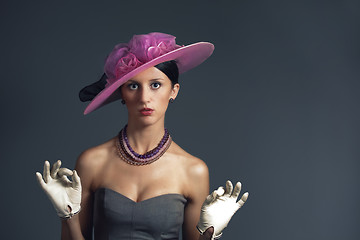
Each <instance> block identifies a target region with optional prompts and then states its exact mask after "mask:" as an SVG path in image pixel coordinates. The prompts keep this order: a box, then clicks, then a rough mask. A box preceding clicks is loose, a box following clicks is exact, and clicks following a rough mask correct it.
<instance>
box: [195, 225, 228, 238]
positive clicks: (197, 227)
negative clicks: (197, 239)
mask: <svg viewBox="0 0 360 240" xmlns="http://www.w3.org/2000/svg"><path fill="white" fill-rule="evenodd" d="M196 229H197V230H198V231H199V233H200V234H201V235H203V234H204V232H205V231H206V230H205V231H203V230H201V229H200V228H199V226H198V225H196ZM214 231H215V229H214ZM222 234H223V233H222V232H221V233H219V234H218V235H217V236H214V238H213V239H215V240H216V239H220V238H221V236H222Z"/></svg>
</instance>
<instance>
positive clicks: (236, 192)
mask: <svg viewBox="0 0 360 240" xmlns="http://www.w3.org/2000/svg"><path fill="white" fill-rule="evenodd" d="M240 192H241V182H237V183H236V185H235V188H234V191H233V193H232V194H231V197H232V198H235V199H237V198H238V196H239V194H240Z"/></svg>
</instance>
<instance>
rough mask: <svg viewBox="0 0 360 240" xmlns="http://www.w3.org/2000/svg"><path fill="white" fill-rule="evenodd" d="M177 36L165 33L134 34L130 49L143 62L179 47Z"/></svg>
mask: <svg viewBox="0 0 360 240" xmlns="http://www.w3.org/2000/svg"><path fill="white" fill-rule="evenodd" d="M179 47H180V46H179V45H176V43H175V37H174V36H172V35H169V34H165V33H157V32H154V33H149V34H146V35H134V37H133V38H132V39H131V40H130V42H129V49H130V51H131V52H132V53H134V54H135V55H136V57H137V58H138V59H139V60H140V61H141V62H143V63H145V62H148V61H150V60H152V59H154V58H157V57H159V56H161V55H164V54H165V53H168V52H170V51H173V50H175V49H176V48H179Z"/></svg>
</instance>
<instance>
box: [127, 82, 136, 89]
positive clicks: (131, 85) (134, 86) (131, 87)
mask: <svg viewBox="0 0 360 240" xmlns="http://www.w3.org/2000/svg"><path fill="white" fill-rule="evenodd" d="M128 87H129V89H130V90H136V89H138V85H137V84H135V83H132V84H129V85H128Z"/></svg>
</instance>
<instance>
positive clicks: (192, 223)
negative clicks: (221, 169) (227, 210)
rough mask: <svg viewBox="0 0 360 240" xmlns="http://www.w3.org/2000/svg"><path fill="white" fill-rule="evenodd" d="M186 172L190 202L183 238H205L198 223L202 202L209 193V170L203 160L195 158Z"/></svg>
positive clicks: (185, 218) (196, 239)
mask: <svg viewBox="0 0 360 240" xmlns="http://www.w3.org/2000/svg"><path fill="white" fill-rule="evenodd" d="M186 172H187V173H186V177H187V189H188V192H187V196H186V197H187V200H188V202H187V204H186V207H185V212H184V224H183V239H184V240H198V239H204V238H203V236H200V234H199V231H198V230H197V229H196V225H197V223H198V221H199V218H200V209H201V206H202V203H203V202H204V200H205V198H206V197H207V195H208V194H209V170H208V168H207V166H206V164H205V163H204V162H203V161H201V160H200V159H195V161H194V163H193V164H191V165H190V166H188V167H187V171H186ZM200 237H201V238H200ZM205 239H206V238H205ZM208 239H211V238H208Z"/></svg>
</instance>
